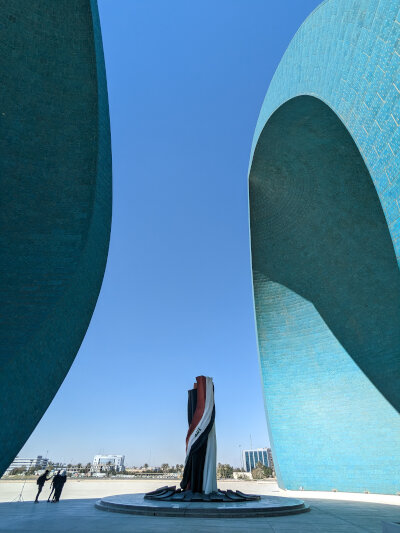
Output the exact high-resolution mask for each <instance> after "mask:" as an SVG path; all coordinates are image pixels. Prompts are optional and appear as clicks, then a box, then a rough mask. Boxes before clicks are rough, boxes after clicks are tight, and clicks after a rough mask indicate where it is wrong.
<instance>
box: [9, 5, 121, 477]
mask: <svg viewBox="0 0 400 533" xmlns="http://www.w3.org/2000/svg"><path fill="white" fill-rule="evenodd" d="M0 14H1V17H0V33H1V42H0V71H1V94H2V97H1V104H0V154H1V157H0V166H1V191H2V199H3V204H2V210H1V213H2V214H1V222H0V244H1V248H2V254H1V259H0V284H1V294H2V299H1V312H0V315H1V320H0V350H1V354H0V396H1V398H2V401H1V405H0V449H1V450H2V453H1V456H0V472H2V471H3V470H4V469H5V468H6V467H7V466H8V465H9V464H10V462H11V461H12V460H13V459H14V457H15V455H16V454H17V453H18V451H19V450H20V449H21V447H22V446H23V444H24V443H25V441H26V439H27V438H28V437H29V435H30V434H31V432H32V430H33V429H34V427H35V426H36V424H37V423H38V421H39V420H40V418H41V417H42V415H43V413H44V412H45V410H46V409H47V407H48V405H49V404H50V402H51V400H52V399H53V397H54V395H55V393H56V392H57V390H58V388H59V386H60V384H61V382H62V381H63V379H64V377H65V375H66V373H67V372H68V370H69V368H70V365H71V364H72V362H73V359H74V357H75V355H76V353H77V351H78V349H79V346H80V344H81V342H82V339H83V336H84V334H85V332H86V329H87V327H88V324H89V321H90V318H91V315H92V312H93V309H94V306H95V304H96V300H97V296H98V293H99V290H100V285H101V282H102V278H103V273H104V268H105V262H106V257H107V250H108V241H109V232H110V223H111V148H110V128H109V116H108V103H107V89H106V80H105V69H104V64H103V52H102V45H101V35H100V27H99V21H98V15H97V4H96V2H95V1H94V0H93V1H92V2H90V1H89V0H57V1H56V2H54V1H52V0H38V1H35V2H31V3H29V2H26V1H25V0H14V1H13V2H3V3H2V4H1V7H0Z"/></svg>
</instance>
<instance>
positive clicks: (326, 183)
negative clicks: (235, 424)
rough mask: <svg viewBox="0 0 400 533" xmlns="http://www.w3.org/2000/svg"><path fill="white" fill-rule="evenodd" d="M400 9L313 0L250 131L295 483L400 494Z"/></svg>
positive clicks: (389, 3) (256, 214)
mask: <svg viewBox="0 0 400 533" xmlns="http://www.w3.org/2000/svg"><path fill="white" fill-rule="evenodd" d="M399 9H400V5H399V3H398V1H397V0H380V1H377V0H327V1H325V2H323V3H322V4H321V6H320V7H319V8H318V9H316V10H315V11H314V13H313V14H312V15H311V16H310V17H309V18H308V19H307V20H306V21H305V23H304V24H303V25H302V27H301V28H300V29H299V31H298V33H297V34H296V36H295V37H294V39H293V41H292V43H291V44H290V46H289V47H288V50H287V51H286V53H285V55H284V57H283V59H282V61H281V63H280V65H279V67H278V69H277V71H276V74H275V76H274V78H273V80H272V82H271V85H270V88H269V90H268V93H267V96H266V98H265V101H264V104H263V106H262V110H261V113H260V117H259V121H258V124H257V128H256V133H255V137H254V142H253V151H254V160H253V166H252V169H251V173H250V185H251V193H250V211H251V224H252V227H251V230H252V253H253V268H254V288H255V304H256V312H257V328H258V337H259V349H260V365H261V371H262V375H263V382H264V397H265V403H266V411H267V419H268V425H269V429H270V437H271V444H272V449H273V454H274V461H275V466H276V469H277V473H278V475H279V477H280V480H281V484H282V486H286V487H287V488H290V489H298V488H299V487H300V486H303V487H304V488H305V489H316V490H332V489H338V490H351V491H363V490H369V491H372V492H387V493H396V492H397V491H400V454H399V449H400V417H399V414H398V412H397V411H396V410H395V409H394V408H393V406H395V407H396V408H397V409H398V408H399V407H400V388H399V386H398V382H399V376H400V341H399V335H400V328H399V323H400V320H399V313H400V298H399V294H400V290H399V287H398V286H399V271H398V268H397V266H396V262H397V261H398V260H399V258H400V177H399V172H400V143H398V138H400V129H399V127H400V126H399V124H400V115H399V114H398V109H400V82H399V79H400V48H399V42H400V13H399ZM301 95H308V96H303V97H300V98H297V99H296V101H294V100H292V99H293V98H296V97H299V96H301ZM316 99H318V102H324V103H325V104H326V105H324V104H322V103H319V105H320V113H319V116H317V115H318V113H317V114H316V111H315V110H316V108H317V107H318V106H317V105H314V108H313V105H312V104H310V101H311V100H314V102H315V101H317V100H316ZM290 100H292V102H289V101H290ZM287 102H288V103H287ZM307 102H308V103H307ZM283 104H284V105H283ZM280 106H281V107H280ZM321 106H324V107H325V108H326V110H327V111H326V113H325V112H324V111H323V110H322V107H321ZM278 108H280V109H279V111H276V110H278ZM328 111H329V113H331V115H332V116H334V114H335V115H336V117H338V118H339V119H340V124H341V127H342V131H340V127H339V126H338V125H337V124H336V125H335V120H336V122H339V121H338V120H337V119H336V117H335V120H334V119H332V117H331V118H329V113H328ZM301 113H303V115H302V114H301ZM291 114H292V116H291ZM322 115H324V117H323V118H321V117H322ZM277 117H279V121H278V119H277ZM274 120H276V122H279V123H278V124H276V123H275V124H274ZM265 124H267V125H266V127H265V128H264V126H265ZM343 126H344V127H343ZM273 128H275V129H273ZM279 128H281V130H280V135H279ZM272 131H273V134H272V133H271V132H272ZM261 132H262V134H261ZM269 133H271V134H270V136H269V137H268V135H269ZM346 136H347V137H346ZM352 139H353V140H354V142H355V145H354V143H353V140H352ZM263 143H264V146H262V145H263ZM398 145H399V146H398ZM260 146H261V148H262V150H261V151H260ZM371 184H373V186H374V188H373V187H372V185H371ZM335 187H336V188H335ZM371 191H372V192H371ZM375 191H376V192H375ZM376 193H377V194H376ZM263 194H264V195H267V199H268V200H269V203H268V202H266V201H264V200H265V197H264V198H263V196H262V195H263ZM374 195H375V196H374ZM378 198H379V201H380V205H379V202H378ZM257 202H258V204H257ZM257 234H258V235H257ZM260 235H261V236H264V238H265V240H264V242H263V240H262V238H261V237H260ZM372 235H374V236H373V237H372ZM396 258H397V260H396ZM377 389H378V390H377Z"/></svg>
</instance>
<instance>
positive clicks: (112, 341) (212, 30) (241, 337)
mask: <svg viewBox="0 0 400 533" xmlns="http://www.w3.org/2000/svg"><path fill="white" fill-rule="evenodd" d="M319 3H320V2H319V0H302V1H301V2H299V1H298V0H281V1H280V2H275V1H272V0H262V1H261V0H250V1H249V2H245V1H244V0H219V1H218V2H215V0H212V1H211V0H204V1H202V2H192V1H189V2H188V1H187V0H179V1H178V0H172V1H170V2H165V1H164V0H158V1H153V0H147V1H144V0H117V1H115V0H99V11H100V18H101V25H102V32H103V43H104V50H105V59H106V69H107V80H108V90H109V101H110V115H111V135H112V149H113V180H114V183H113V194H114V198H113V223H112V234H111V245H110V253H109V258H108V264H107V269H106V274H105V278H104V283H103V287H102V291H101V294H100V297H99V300H98V304H97V307H96V310H95V312H94V315H93V318H92V322H91V325H90V327H89V330H88V333H87V335H86V337H85V339H84V341H83V344H82V346H81V349H80V351H79V353H78V355H77V357H76V360H75V363H74V364H73V366H72V368H71V371H70V372H69V374H68V376H67V377H66V379H65V381H64V383H63V385H62V386H61V388H60V390H59V392H58V394H57V396H56V397H55V399H54V401H53V402H52V404H51V406H50V407H49V409H48V410H47V412H46V414H45V415H44V417H43V419H42V420H41V422H40V423H39V425H38V426H37V428H36V430H35V431H34V433H33V434H32V436H31V437H30V439H29V440H28V442H27V443H26V445H25V446H24V448H23V449H22V450H21V452H20V454H19V455H20V456H35V455H38V454H39V455H45V454H48V456H49V457H50V458H51V459H52V460H61V461H64V462H73V463H76V462H88V461H92V459H93V456H94V455H95V454H97V453H118V454H119V453H120V454H124V455H125V456H126V464H127V465H142V464H143V463H145V462H147V463H149V464H151V465H159V464H161V463H163V462H168V463H170V464H175V463H183V462H184V456H185V435H186V431H187V419H186V402H187V389H189V388H191V386H192V383H193V381H194V377H195V376H196V375H199V374H204V375H208V376H212V377H213V378H214V383H215V393H216V413H217V414H216V430H217V443H218V461H219V462H223V463H231V464H233V465H234V466H239V465H240V450H241V449H243V448H249V447H250V445H251V444H252V445H253V447H263V446H267V445H268V443H269V440H268V434H267V427H266V422H265V415H264V406H263V399H262V390H261V379H260V375H259V366H258V355H257V344H256V335H255V325H254V313H253V299H252V284H251V269H250V252H249V235H248V204H247V170H248V163H249V154H250V147H251V141H252V136H253V133H254V128H255V124H256V121H257V117H258V113H259V110H260V108H261V104H262V101H263V99H264V96H265V93H266V91H267V89H268V85H269V82H270V80H271V78H272V76H273V73H274V71H275V69H276V67H277V65H278V63H279V61H280V59H281V57H282V55H283V53H284V51H285V49H286V47H287V46H288V44H289V42H290V40H291V38H292V37H293V35H294V33H295V32H296V30H297V29H298V27H299V26H300V24H301V23H302V21H303V20H304V19H305V18H306V17H307V16H308V14H309V13H310V12H311V11H312V10H313V9H314V8H315V7H316V6H317V5H318V4H319ZM240 447H242V448H240Z"/></svg>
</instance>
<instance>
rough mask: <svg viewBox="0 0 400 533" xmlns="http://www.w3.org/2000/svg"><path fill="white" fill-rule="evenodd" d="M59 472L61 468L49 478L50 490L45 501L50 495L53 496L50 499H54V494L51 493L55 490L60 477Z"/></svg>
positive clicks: (48, 499)
mask: <svg viewBox="0 0 400 533" xmlns="http://www.w3.org/2000/svg"><path fill="white" fill-rule="evenodd" d="M60 472H61V470H59V471H58V472H57V474H55V475H54V476H53V479H52V480H51V485H50V489H51V490H50V494H49V497H48V498H47V501H48V502H49V501H50V498H51V497H52V496H53V498H52V501H54V494H53V493H54V492H55V490H56V485H57V482H58V480H59V478H60V477H61V476H60Z"/></svg>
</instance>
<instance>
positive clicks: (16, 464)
mask: <svg viewBox="0 0 400 533" xmlns="http://www.w3.org/2000/svg"><path fill="white" fill-rule="evenodd" d="M48 462H49V460H48V459H46V458H45V457H43V456H42V455H38V456H37V457H36V458H35V459H24V458H22V457H18V456H17V457H16V458H15V459H14V461H13V462H12V463H11V464H10V466H9V467H8V468H7V470H6V471H5V474H9V473H10V472H11V470H14V468H25V469H26V470H29V468H35V469H36V470H44V469H45V468H46V466H47V463H48Z"/></svg>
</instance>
